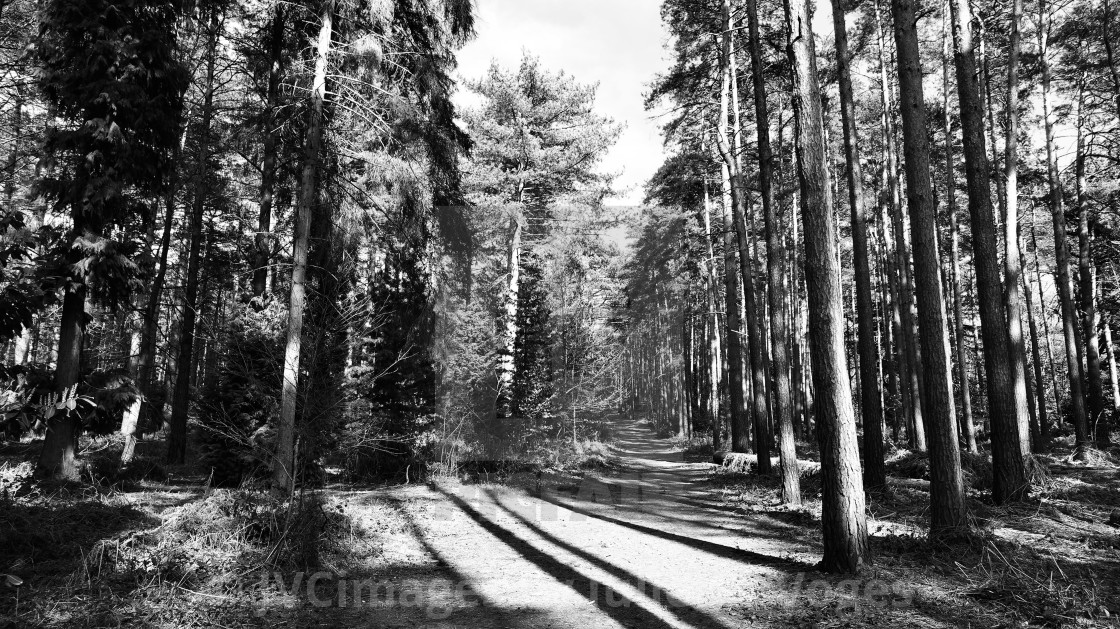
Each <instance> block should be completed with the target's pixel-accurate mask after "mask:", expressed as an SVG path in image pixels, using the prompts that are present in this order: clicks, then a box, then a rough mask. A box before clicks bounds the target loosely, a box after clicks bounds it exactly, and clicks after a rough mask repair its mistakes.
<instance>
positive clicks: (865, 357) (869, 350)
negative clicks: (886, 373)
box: [832, 0, 887, 490]
mask: <svg viewBox="0 0 1120 629" xmlns="http://www.w3.org/2000/svg"><path fill="white" fill-rule="evenodd" d="M845 18H846V14H845V12H844V7H843V4H842V3H841V2H840V0H832V24H833V28H834V32H835V34H836V60H837V63H836V67H837V71H838V75H839V76H838V79H839V86H840V113H841V119H842V121H843V126H844V158H845V162H846V163H847V166H848V167H847V176H848V205H849V207H850V210H851V217H852V257H853V260H854V262H855V269H854V271H855V293H856V316H857V321H858V331H857V335H858V338H857V344H858V351H859V375H860V378H859V382H860V400H861V401H862V410H863V465H864V468H863V473H864V475H863V484H864V487H865V488H867V489H869V490H870V489H880V488H882V487H884V486H886V484H887V473H886V468H885V467H884V461H883V409H882V406H881V402H880V400H881V397H880V394H881V393H880V390H879V374H878V368H879V348H878V346H877V344H876V340H875V306H874V302H873V301H872V299H871V264H870V261H869V260H868V256H869V254H870V251H871V246H870V243H869V242H868V238H867V209H866V207H865V204H866V201H865V199H864V195H863V167H862V166H861V165H860V152H859V133H858V129H857V127H856V105H855V97H854V96H853V94H852V71H851V60H850V58H849V53H848V32H847V22H846V19H845Z"/></svg>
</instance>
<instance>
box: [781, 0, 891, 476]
mask: <svg viewBox="0 0 1120 629" xmlns="http://www.w3.org/2000/svg"><path fill="white" fill-rule="evenodd" d="M845 18H846V14H845V12H844V7H843V5H842V3H841V2H840V0H832V24H833V28H834V31H835V33H836V60H837V70H838V72H839V83H840V112H841V118H842V120H843V125H844V158H845V161H846V163H847V166H848V168H847V175H848V205H849V207H850V209H851V216H852V257H853V259H854V262H855V269H854V272H855V280H856V283H855V293H856V318H857V321H858V339H857V343H858V348H859V375H860V378H859V382H860V400H861V401H862V405H861V407H862V410H863V464H864V469H863V472H864V477H863V484H864V487H866V488H867V489H879V488H882V487H884V486H886V484H887V473H886V468H885V467H884V462H883V409H882V406H881V402H880V400H881V397H880V390H879V374H878V368H879V348H878V346H877V345H876V341H875V306H874V303H873V302H872V299H871V263H870V261H869V260H868V256H869V253H870V250H871V246H870V243H869V242H868V238H867V210H866V208H865V200H864V196H863V168H862V166H861V165H860V161H859V159H860V154H859V133H858V129H857V128H856V105H855V97H854V96H853V94H852V71H851V60H850V59H849V54H848V33H847V25H846V24H847V23H846V19H845ZM760 152H761V151H760Z"/></svg>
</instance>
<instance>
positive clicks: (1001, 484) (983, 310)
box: [950, 0, 1028, 503]
mask: <svg viewBox="0 0 1120 629" xmlns="http://www.w3.org/2000/svg"><path fill="white" fill-rule="evenodd" d="M950 9H951V12H952V17H953V44H954V53H955V54H954V57H955V65H956V69H957V94H958V95H959V97H960V111H961V128H962V132H963V138H964V157H965V174H966V176H967V180H968V209H969V214H970V216H971V218H972V242H973V257H974V260H975V266H976V281H977V290H978V291H979V301H980V322H981V332H982V334H983V337H984V367H985V370H986V371H987V373H988V417H989V421H990V423H991V426H992V465H993V474H994V480H993V487H992V497H993V499H994V500H995V501H996V502H997V503H1004V502H1008V501H1013V500H1019V499H1021V498H1023V497H1024V496H1025V495H1026V491H1027V489H1028V487H1027V481H1026V471H1025V469H1024V465H1023V455H1024V453H1023V452H1022V451H1021V449H1020V448H1021V442H1020V439H1019V434H1018V433H1019V425H1020V424H1021V423H1023V422H1020V420H1019V416H1020V415H1019V414H1020V413H1023V414H1025V413H1026V408H1018V407H1017V404H1016V403H1015V389H1014V386H1015V385H1014V378H1013V372H1012V368H1011V357H1010V354H1009V347H1008V345H1009V343H1010V337H1009V334H1008V326H1007V313H1006V312H1005V310H1006V309H1005V307H1004V302H1003V289H1002V286H1001V280H1000V274H999V271H1000V269H999V254H998V249H997V245H996V226H995V217H994V215H993V212H992V198H991V188H990V183H991V182H990V178H989V171H988V156H987V154H986V149H985V147H984V119H983V118H984V108H983V105H982V102H981V99H980V87H979V85H978V84H977V81H976V57H975V51H974V50H973V44H972V32H971V24H972V11H971V8H970V7H969V4H968V0H950Z"/></svg>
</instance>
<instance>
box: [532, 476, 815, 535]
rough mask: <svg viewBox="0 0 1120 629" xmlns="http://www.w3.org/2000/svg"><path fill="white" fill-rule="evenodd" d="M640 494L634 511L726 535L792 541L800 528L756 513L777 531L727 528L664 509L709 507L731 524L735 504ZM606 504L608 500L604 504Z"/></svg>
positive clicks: (535, 494) (755, 520) (536, 494)
mask: <svg viewBox="0 0 1120 629" xmlns="http://www.w3.org/2000/svg"><path fill="white" fill-rule="evenodd" d="M608 488H611V486H610V485H609V484H608ZM542 493H543V492H530V495H531V496H533V497H534V498H543V495H542ZM559 493H565V494H570V493H571V492H559ZM616 493H617V492H615V491H613V489H612V491H611V495H612V501H613V504H618V503H619V502H620V501H619V500H616V499H614V498H613V496H614V495H615V494H616ZM640 496H643V500H642V502H641V504H640V506H638V507H637V508H636V509H633V510H632V512H636V513H640V514H642V515H646V516H650V517H654V518H659V519H661V520H667V521H669V522H673V523H679V524H682V525H684V526H691V527H696V528H700V529H711V530H713V531H718V532H719V533H723V534H731V535H738V536H743V537H750V538H752V539H755V538H766V539H774V540H789V539H790V534H791V532H794V531H791V529H796V528H797V525H796V524H795V523H788V522H784V521H782V519H781V518H772V519H773V520H774V522H771V523H763V522H761V521H760V518H759V517H757V516H753V517H752V518H751V522H753V523H754V524H758V525H761V526H762V527H763V528H765V529H768V530H773V531H774V532H772V533H764V532H761V531H758V530H752V531H751V532H750V534H749V535H747V534H746V533H745V532H743V531H739V530H737V529H735V528H730V527H727V526H720V525H718V524H712V523H711V522H705V521H703V520H701V519H693V518H684V517H680V516H676V515H669V514H668V513H666V512H665V511H664V509H666V508H667V507H672V506H674V505H682V506H695V507H697V508H698V509H706V510H707V511H708V512H709V515H716V516H717V517H720V516H722V517H724V518H725V521H726V522H729V523H730V522H734V519H733V518H732V517H731V516H742V515H743V514H742V513H741V512H740V511H738V510H737V509H736V508H735V507H732V506H705V504H704V503H701V502H693V501H691V500H687V499H680V498H666V497H658V498H656V499H653V500H648V501H647V500H645V499H644V495H643V494H640ZM604 498H605V496H604ZM549 502H552V503H553V504H556V505H559V506H563V507H565V508H567V509H572V510H574V509H573V507H572V506H571V504H570V503H566V502H560V501H557V500H552V501H549ZM583 502H586V501H583ZM596 504H599V503H596ZM603 504H604V505H605V504H606V503H603ZM713 511H716V512H718V513H715V514H711V513H710V512H713ZM700 515H705V514H700ZM763 515H764V516H765V517H766V518H770V516H771V514H768V513H767V514H763ZM594 517H601V516H599V515H595V516H594ZM608 517H609V516H608ZM796 532H800V531H796Z"/></svg>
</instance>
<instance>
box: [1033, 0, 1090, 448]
mask: <svg viewBox="0 0 1120 629" xmlns="http://www.w3.org/2000/svg"><path fill="white" fill-rule="evenodd" d="M1049 22H1050V19H1049V11H1048V7H1047V3H1046V2H1045V1H1042V2H1039V29H1038V39H1039V44H1038V46H1039V65H1040V66H1042V118H1043V121H1044V126H1045V131H1046V164H1047V168H1046V173H1047V183H1048V184H1049V191H1050V194H1049V201H1050V213H1051V215H1052V216H1053V219H1054V258H1055V265H1054V283H1055V284H1057V285H1058V302H1059V303H1060V304H1061V310H1062V334H1063V336H1064V337H1065V342H1066V374H1067V376H1068V377H1069V396H1070V411H1071V415H1072V418H1073V426H1074V432H1075V437H1074V439H1075V452H1074V457H1075V458H1077V459H1079V460H1084V458H1085V456H1086V449H1087V448H1088V447H1089V422H1088V418H1087V417H1086V408H1085V394H1084V388H1083V380H1082V377H1081V340H1080V339H1079V338H1078V335H1077V312H1076V309H1075V307H1074V304H1073V294H1072V288H1071V285H1070V271H1069V243H1068V231H1069V230H1068V228H1067V227H1066V213H1065V208H1064V207H1063V202H1062V183H1061V179H1060V178H1059V175H1058V157H1057V151H1056V148H1055V146H1054V119H1053V112H1052V111H1051V105H1050V61H1049V59H1048V58H1047V53H1048V48H1049V29H1050V24H1049Z"/></svg>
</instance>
